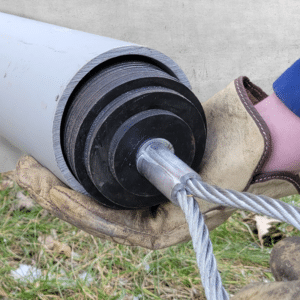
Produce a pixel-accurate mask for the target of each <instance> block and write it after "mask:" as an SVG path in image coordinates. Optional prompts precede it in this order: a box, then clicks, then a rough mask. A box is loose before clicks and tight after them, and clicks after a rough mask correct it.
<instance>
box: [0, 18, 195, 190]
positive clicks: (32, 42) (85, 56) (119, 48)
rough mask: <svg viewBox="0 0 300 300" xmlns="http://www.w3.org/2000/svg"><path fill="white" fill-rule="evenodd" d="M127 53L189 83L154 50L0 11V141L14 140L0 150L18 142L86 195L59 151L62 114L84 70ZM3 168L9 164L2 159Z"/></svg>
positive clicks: (182, 74) (1, 168)
mask: <svg viewBox="0 0 300 300" xmlns="http://www.w3.org/2000/svg"><path fill="white" fill-rule="evenodd" d="M128 55H131V56H132V55H133V56H139V57H144V58H147V59H148V60H149V59H151V60H152V61H154V62H156V63H157V64H159V65H160V67H161V68H163V69H165V70H168V72H169V73H172V75H173V76H174V77H176V78H177V79H178V81H179V82H180V83H182V84H183V85H185V86H187V87H188V88H190V84H189V82H188V80H187V78H186V76H185V74H184V73H183V71H182V70H181V69H180V68H179V67H178V65H177V64H176V63H175V62H174V61H173V60H171V59H170V58H169V57H167V56H165V55H164V54H162V53H160V52H158V51H155V50H152V49H149V48H146V47H142V46H139V45H135V44H131V43H127V42H123V41H119V40H114V39H110V38H107V37H101V36H97V35H93V34H89V33H84V32H81V31H76V30H71V29H67V28H63V27H59V26H55V25H50V24H46V23H42V22H38V21H35V20H29V19H25V18H21V17H17V16H13V15H9V14H4V13H0V91H1V94H0V107H1V109H0V136H1V138H0V142H1V140H3V138H5V139H6V140H7V141H9V142H10V143H11V144H12V145H13V146H11V145H9V144H7V143H6V142H4V143H2V146H1V145H0V152H1V149H2V150H3V149H4V150H5V151H2V155H3V153H4V154H5V155H6V156H5V157H7V156H8V155H9V152H11V154H12V155H15V156H16V155H18V151H16V149H15V148H14V147H16V148H18V149H20V153H21V152H24V153H27V154H30V155H32V156H33V157H35V158H36V159H37V160H38V161H39V162H40V163H41V164H42V165H44V166H45V167H47V168H48V169H49V170H51V171H52V172H53V173H54V174H55V175H56V176H57V177H58V178H60V179H61V180H62V181H63V182H64V183H66V184H67V185H69V186H70V187H71V188H73V189H75V190H76V191H79V192H81V193H83V194H87V192H86V190H85V189H84V188H83V186H82V185H81V184H80V183H79V182H78V181H77V180H76V179H75V177H74V176H73V175H72V173H71V172H70V169H69V167H68V165H67V163H66V161H65V158H64V156H63V153H62V145H61V121H62V116H63V114H64V110H65V107H66V105H67V103H68V100H69V97H70V95H71V94H72V92H73V91H74V89H75V88H76V86H77V85H78V84H79V83H80V82H81V80H82V79H83V78H84V77H85V76H86V75H87V74H89V73H90V72H91V71H92V70H93V69H95V68H97V67H99V66H101V64H104V63H106V62H107V61H109V60H112V59H116V58H123V57H126V56H128ZM3 145H4V146H3ZM16 153H17V154H16ZM0 156H1V153H0ZM2 158H3V157H2ZM3 171H7V166H5V163H4V160H3V159H2V163H1V160H0V172H3Z"/></svg>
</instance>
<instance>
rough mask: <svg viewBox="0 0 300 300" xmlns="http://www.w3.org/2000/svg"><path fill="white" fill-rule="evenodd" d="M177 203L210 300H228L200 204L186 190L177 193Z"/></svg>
mask: <svg viewBox="0 0 300 300" xmlns="http://www.w3.org/2000/svg"><path fill="white" fill-rule="evenodd" d="M177 201H178V203H179V205H180V207H181V209H182V210H183V212H184V214H185V217H186V220H187V222H188V225H189V229H190V234H191V237H192V241H193V247H194V250H195V253H196V258H197V264H198V268H199V270H200V278H201V281H202V285H203V287H204V290H205V295H206V297H207V299H208V300H227V299H229V296H228V294H227V292H226V290H225V289H224V287H223V285H222V279H221V276H220V274H219V271H218V269H217V262H216V258H215V256H214V254H213V248H212V243H211V240H210V238H209V231H208V228H207V226H206V225H205V223H204V218H203V215H202V213H201V212H200V209H199V205H198V202H197V201H196V200H195V199H194V197H188V196H187V192H186V190H181V191H179V192H178V193H177Z"/></svg>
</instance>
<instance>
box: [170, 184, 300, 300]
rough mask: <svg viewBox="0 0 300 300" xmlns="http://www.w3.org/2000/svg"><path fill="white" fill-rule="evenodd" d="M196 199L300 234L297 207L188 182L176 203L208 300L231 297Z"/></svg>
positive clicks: (265, 197) (264, 197) (223, 299)
mask: <svg viewBox="0 0 300 300" xmlns="http://www.w3.org/2000/svg"><path fill="white" fill-rule="evenodd" d="M194 197H198V198H201V199H203V200H206V201H208V202H210V203H214V204H219V205H222V206H229V207H234V208H238V209H243V210H249V211H252V212H255V213H258V214H263V215H267V216H269V217H272V218H277V219H279V220H281V221H284V222H286V223H289V224H291V225H293V226H295V227H296V228H297V229H298V230H300V209H299V208H297V207H294V206H292V205H290V204H287V203H284V202H282V201H280V200H276V199H273V198H270V197H267V196H263V195H253V194H250V193H247V192H237V191H234V190H230V189H223V188H220V187H217V186H212V185H209V184H207V183H205V182H203V181H201V180H200V179H196V178H190V179H188V180H187V181H186V185H185V189H181V190H179V191H178V192H177V194H176V199H177V203H178V204H179V206H180V207H181V209H182V210H183V212H184V214H185V217H186V220H187V223H188V225H189V231H190V234H191V237H192V243H193V247H194V250H195V253H196V259H197V264H198V268H199V271H200V277H201V281H202V285H203V288H204V291H205V295H206V297H207V299H208V300H227V299H229V295H228V293H227V292H226V290H225V288H224V287H223V284H222V279H221V276H220V273H219V271H218V269H217V262H216V258H215V256H214V254H213V247H212V243H211V240H210V238H209V230H208V228H207V226H206V224H205V222H204V218H203V215H202V213H201V211H200V209H199V205H198V202H197V201H196V199H195V198H194Z"/></svg>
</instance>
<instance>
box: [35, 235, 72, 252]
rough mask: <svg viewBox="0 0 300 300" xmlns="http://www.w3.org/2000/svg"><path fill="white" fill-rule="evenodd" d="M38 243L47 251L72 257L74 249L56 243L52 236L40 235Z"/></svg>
mask: <svg viewBox="0 0 300 300" xmlns="http://www.w3.org/2000/svg"><path fill="white" fill-rule="evenodd" d="M38 241H39V242H40V243H41V244H42V245H43V246H44V247H45V249H46V250H48V251H52V252H54V253H56V254H65V255H66V256H67V257H71V255H72V249H71V247H70V246H69V245H67V244H64V243H61V242H59V241H56V240H55V239H54V238H53V236H52V235H40V236H39V237H38Z"/></svg>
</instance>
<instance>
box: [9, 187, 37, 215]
mask: <svg viewBox="0 0 300 300" xmlns="http://www.w3.org/2000/svg"><path fill="white" fill-rule="evenodd" d="M16 198H17V203H16V205H15V209H14V210H25V211H31V210H32V208H33V207H35V205H36V204H35V202H34V201H33V200H32V199H31V198H30V197H27V196H25V195H24V194H23V193H22V192H18V193H17V196H16Z"/></svg>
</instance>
